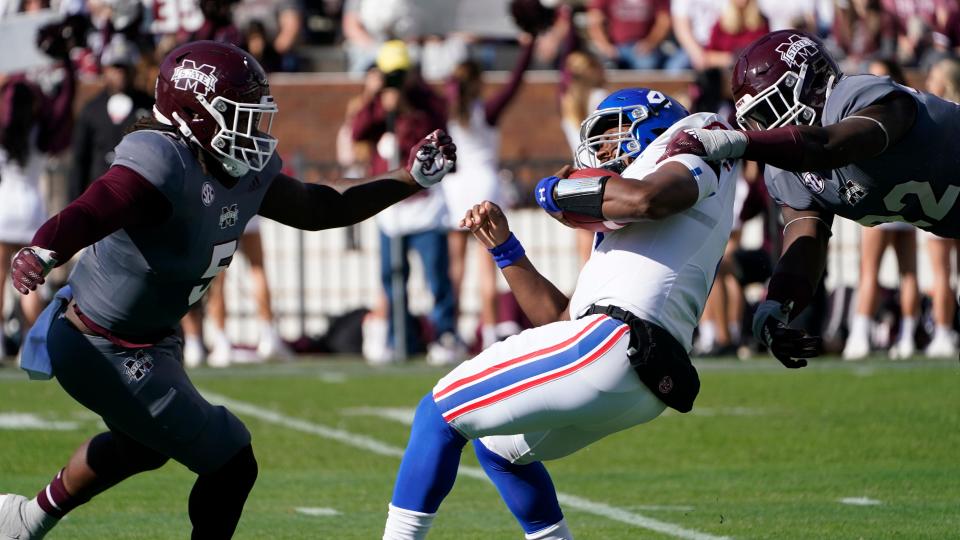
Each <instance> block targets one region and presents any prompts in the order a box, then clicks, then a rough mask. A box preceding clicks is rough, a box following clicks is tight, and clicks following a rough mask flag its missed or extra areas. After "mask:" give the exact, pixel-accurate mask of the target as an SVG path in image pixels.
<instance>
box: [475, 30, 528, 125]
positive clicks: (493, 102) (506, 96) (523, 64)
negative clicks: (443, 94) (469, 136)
mask: <svg viewBox="0 0 960 540" xmlns="http://www.w3.org/2000/svg"><path fill="white" fill-rule="evenodd" d="M535 43H536V38H534V39H533V40H531V41H530V43H527V44H526V45H525V46H524V47H523V50H521V51H520V57H519V58H518V59H517V64H516V65H515V66H513V71H511V72H510V80H509V81H508V82H507V84H506V85H504V87H503V88H502V89H501V90H500V91H499V92H497V94H496V95H495V96H493V97H492V98H490V99H489V100H487V102H486V103H484V104H483V109H484V113H485V116H486V119H487V125H490V126H495V125H497V122H498V121H499V120H500V115H501V114H503V111H504V110H505V109H506V108H507V105H509V104H510V101H511V100H513V98H514V97H515V96H516V95H517V91H518V90H520V83H521V82H523V73H524V72H525V71H526V70H527V68H528V67H530V59H531V58H533V48H534V45H535Z"/></svg>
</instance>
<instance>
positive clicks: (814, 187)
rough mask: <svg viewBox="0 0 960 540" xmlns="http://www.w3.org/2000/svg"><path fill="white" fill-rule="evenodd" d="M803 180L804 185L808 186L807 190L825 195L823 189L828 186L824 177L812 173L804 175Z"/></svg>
mask: <svg viewBox="0 0 960 540" xmlns="http://www.w3.org/2000/svg"><path fill="white" fill-rule="evenodd" d="M801 179H802V180H803V185H805V186H807V189H809V190H810V191H812V192H814V193H823V188H824V187H826V185H827V182H826V181H825V180H824V179H823V177H822V176H820V175H819V174H816V173H812V172H805V173H803V176H802V177H801Z"/></svg>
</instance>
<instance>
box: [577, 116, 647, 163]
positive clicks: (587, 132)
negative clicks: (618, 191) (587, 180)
mask: <svg viewBox="0 0 960 540" xmlns="http://www.w3.org/2000/svg"><path fill="white" fill-rule="evenodd" d="M649 116H650V111H649V110H648V109H647V107H646V106H644V105H630V106H627V107H613V108H608V109H599V110H597V111H594V112H593V113H591V114H590V116H587V118H586V119H585V120H584V121H583V123H581V124H580V144H579V145H578V146H577V152H576V154H575V155H574V163H575V164H576V165H577V167H578V168H581V169H582V168H585V167H596V168H601V169H607V170H609V171H613V172H616V173H618V174H619V173H621V172H623V170H624V169H626V168H627V165H628V163H627V159H629V158H634V157H636V156H637V155H639V154H640V152H641V151H642V150H643V148H641V147H640V142H639V141H637V138H636V137H635V136H634V131H635V128H636V127H637V125H638V124H639V123H640V122H643V121H644V120H646V119H647V118H649ZM611 128H616V130H615V131H610V130H611ZM608 145H614V147H615V149H616V150H615V152H614V154H613V157H612V158H610V159H608V160H606V161H603V162H601V161H600V159H599V158H598V157H597V153H598V152H599V151H600V150H601V149H602V148H604V147H607V146H608Z"/></svg>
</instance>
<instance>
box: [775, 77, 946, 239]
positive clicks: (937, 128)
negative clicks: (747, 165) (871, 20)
mask: <svg viewBox="0 0 960 540" xmlns="http://www.w3.org/2000/svg"><path fill="white" fill-rule="evenodd" d="M892 92H906V93H907V94H909V95H910V96H912V97H913V98H914V99H915V100H916V102H917V116H916V121H915V123H914V125H913V127H912V128H911V129H910V131H909V132H907V134H906V135H905V136H904V137H903V138H902V139H901V140H900V141H898V142H897V143H896V144H894V145H892V146H891V147H889V148H888V149H887V150H886V151H884V152H883V153H882V154H880V155H879V156H876V157H872V158H869V159H865V160H862V161H860V162H858V163H855V164H851V165H846V166H844V167H840V168H838V169H834V170H831V171H811V172H805V173H794V172H789V171H784V170H782V169H778V168H776V167H770V166H767V168H766V171H765V177H766V183H767V189H768V190H769V192H770V194H771V195H772V196H773V198H774V199H776V201H777V202H779V203H780V204H784V205H786V206H789V207H791V208H795V209H797V210H808V209H822V210H827V211H829V212H832V213H834V214H836V215H838V216H842V217H845V218H848V219H852V220H855V221H858V222H859V223H861V224H863V225H867V226H873V225H877V224H879V223H884V222H889V221H904V222H907V223H912V224H913V225H916V226H917V227H920V228H922V229H926V230H928V231H931V232H933V233H935V234H937V235H940V236H944V237H949V238H960V205H956V204H955V203H957V198H958V196H960V178H958V174H957V173H958V171H960V146H958V143H957V142H958V141H960V105H958V104H956V103H953V102H951V101H945V100H943V99H940V98H938V97H936V96H933V95H931V94H926V93H920V92H917V91H916V90H914V89H912V88H907V87H905V86H901V85H898V84H896V83H894V82H892V81H891V80H890V78H889V77H877V76H874V75H854V76H851V77H845V78H843V79H841V80H840V82H839V83H838V84H837V86H836V87H835V88H834V89H833V91H832V92H831V93H830V97H829V99H827V103H826V106H825V107H824V111H823V120H822V122H823V125H825V126H826V125H830V124H835V123H837V122H840V121H841V120H843V119H844V118H848V117H850V116H852V115H855V114H856V112H857V111H860V110H862V109H864V108H865V107H867V106H869V105H872V104H874V103H876V102H877V101H879V100H881V99H882V98H884V97H885V96H887V95H889V94H890V93H892Z"/></svg>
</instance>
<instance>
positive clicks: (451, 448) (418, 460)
mask: <svg viewBox="0 0 960 540" xmlns="http://www.w3.org/2000/svg"><path fill="white" fill-rule="evenodd" d="M465 444H467V439H465V438H464V437H463V435H461V434H460V433H458V432H457V431H456V430H455V429H453V428H452V427H450V426H449V425H448V424H447V422H446V421H444V419H443V416H442V415H441V414H440V410H439V409H438V408H437V404H436V403H434V401H433V395H432V394H429V393H428V394H427V395H426V396H424V397H423V399H422V400H420V405H419V406H418V407H417V412H416V414H415V415H414V417H413V427H411V428H410V442H408V443H407V449H406V450H405V451H404V452H403V461H402V462H401V463H400V470H398V471H397V482H396V484H395V485H394V487H393V498H392V499H391V504H393V506H396V507H397V508H402V509H405V510H413V511H415V512H420V513H424V514H434V513H436V511H437V509H438V508H440V503H441V502H442V501H443V499H444V497H446V496H447V494H448V493H450V490H451V489H453V483H454V481H455V480H456V479H457V469H459V468H460V453H461V452H463V447H464V445H465Z"/></svg>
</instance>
